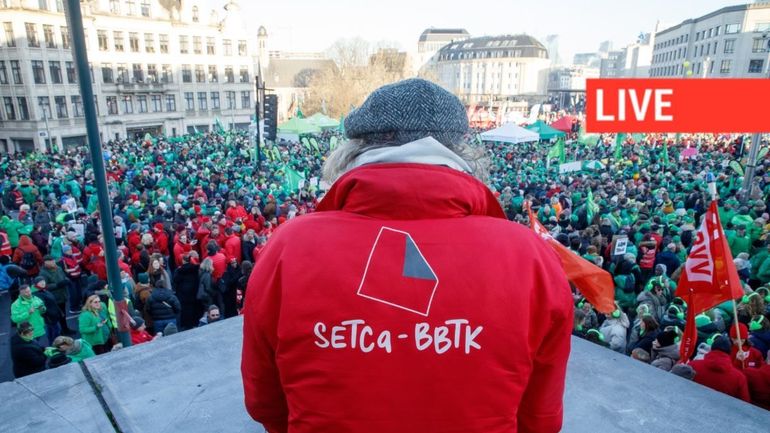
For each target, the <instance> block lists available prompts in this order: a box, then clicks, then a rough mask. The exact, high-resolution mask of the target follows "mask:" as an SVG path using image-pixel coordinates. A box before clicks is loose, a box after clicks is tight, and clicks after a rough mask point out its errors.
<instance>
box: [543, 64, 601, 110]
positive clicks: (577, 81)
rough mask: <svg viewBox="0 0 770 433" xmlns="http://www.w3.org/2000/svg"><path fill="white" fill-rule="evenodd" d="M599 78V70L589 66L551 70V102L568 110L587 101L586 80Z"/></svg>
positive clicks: (549, 76)
mask: <svg viewBox="0 0 770 433" xmlns="http://www.w3.org/2000/svg"><path fill="white" fill-rule="evenodd" d="M589 78H599V69H598V68H591V67H588V66H578V65H573V66H564V67H558V68H551V71H550V72H549V73H548V96H549V100H550V101H552V102H554V103H556V104H558V105H559V107H560V108H563V109H566V108H571V107H576V106H578V105H579V104H580V103H581V101H584V100H585V93H586V79H589Z"/></svg>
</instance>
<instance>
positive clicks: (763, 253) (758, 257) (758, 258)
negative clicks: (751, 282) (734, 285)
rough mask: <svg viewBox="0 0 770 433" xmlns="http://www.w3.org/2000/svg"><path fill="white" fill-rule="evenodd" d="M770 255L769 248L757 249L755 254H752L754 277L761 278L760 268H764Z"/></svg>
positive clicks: (752, 274)
mask: <svg viewBox="0 0 770 433" xmlns="http://www.w3.org/2000/svg"><path fill="white" fill-rule="evenodd" d="M769 255H770V253H768V251H767V248H763V249H761V250H760V251H757V252H756V253H755V254H752V255H751V258H750V259H749V262H751V278H752V279H757V280H758V279H759V277H758V275H759V269H760V268H762V264H763V263H764V262H765V261H766V260H767V257H768V256H769Z"/></svg>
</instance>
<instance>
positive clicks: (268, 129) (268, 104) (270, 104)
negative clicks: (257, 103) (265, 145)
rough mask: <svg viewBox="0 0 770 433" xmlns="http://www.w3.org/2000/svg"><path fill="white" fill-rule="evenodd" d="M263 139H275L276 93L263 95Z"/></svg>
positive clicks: (276, 126) (276, 120)
mask: <svg viewBox="0 0 770 433" xmlns="http://www.w3.org/2000/svg"><path fill="white" fill-rule="evenodd" d="M264 116H265V129H264V132H265V140H270V141H275V136H276V132H277V129H278V95H265V107H264Z"/></svg>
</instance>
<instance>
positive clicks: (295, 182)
mask: <svg viewBox="0 0 770 433" xmlns="http://www.w3.org/2000/svg"><path fill="white" fill-rule="evenodd" d="M284 171H285V172H286V175H285V183H284V185H283V187H284V189H285V190H287V191H291V192H297V191H299V182H300V181H301V180H305V176H304V175H303V174H302V173H299V172H298V171H296V170H294V169H293V168H291V167H289V166H288V165H287V166H285V167H284Z"/></svg>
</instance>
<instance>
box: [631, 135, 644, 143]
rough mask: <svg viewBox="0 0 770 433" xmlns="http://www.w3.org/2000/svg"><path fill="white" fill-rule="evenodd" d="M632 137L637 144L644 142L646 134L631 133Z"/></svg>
mask: <svg viewBox="0 0 770 433" xmlns="http://www.w3.org/2000/svg"><path fill="white" fill-rule="evenodd" d="M631 138H632V139H633V140H634V143H636V144H641V143H643V142H644V134H631Z"/></svg>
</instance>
